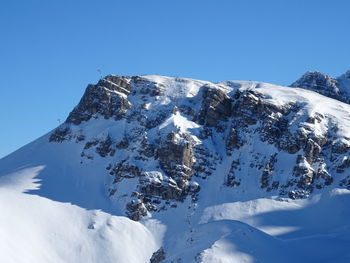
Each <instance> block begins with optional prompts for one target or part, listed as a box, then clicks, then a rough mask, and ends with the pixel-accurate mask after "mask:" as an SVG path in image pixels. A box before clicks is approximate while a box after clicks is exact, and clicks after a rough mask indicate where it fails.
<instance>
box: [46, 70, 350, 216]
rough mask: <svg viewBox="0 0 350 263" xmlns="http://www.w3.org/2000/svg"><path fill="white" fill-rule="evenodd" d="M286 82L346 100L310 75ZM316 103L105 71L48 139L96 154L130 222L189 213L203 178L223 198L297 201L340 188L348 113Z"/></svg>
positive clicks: (247, 87)
mask: <svg viewBox="0 0 350 263" xmlns="http://www.w3.org/2000/svg"><path fill="white" fill-rule="evenodd" d="M292 86H293V87H300V88H302V89H309V90H313V91H316V92H317V93H320V94H322V95H325V96H328V97H331V98H335V99H339V100H342V101H347V99H344V98H345V97H344V95H343V92H342V90H340V89H339V88H338V81H337V80H335V79H333V78H331V77H330V76H327V75H323V74H321V73H319V72H309V73H307V74H305V75H304V76H303V77H302V78H301V79H300V80H298V81H297V82H295V83H294V84H293V85H292ZM324 103H325V104H327V103H329V99H328V98H326V97H324V96H321V95H318V94H316V93H310V92H308V91H305V90H294V89H291V88H287V87H279V86H273V85H270V84H264V83H256V82H222V83H217V84H214V83H209V82H202V81H195V80H188V79H179V78H167V77H159V76H145V77H139V76H137V77H121V76H114V75H109V76H107V77H105V78H103V79H101V80H100V81H99V82H98V83H97V84H96V85H89V86H88V87H87V89H86V92H85V94H84V96H83V97H82V99H81V101H80V102H79V104H78V105H77V106H76V107H75V108H74V110H73V111H72V112H71V113H70V115H69V117H68V118H67V120H66V122H65V123H64V124H63V125H61V126H60V127H58V128H57V129H56V130H55V131H54V132H53V133H52V134H51V136H50V138H49V140H50V142H52V143H65V142H74V143H77V144H78V145H80V146H79V147H80V149H81V151H80V155H81V163H83V162H86V161H95V162H99V160H100V159H101V158H104V159H105V162H104V163H107V165H106V167H105V168H106V174H108V176H109V177H110V178H111V183H110V184H109V185H108V187H107V189H106V194H108V195H109V196H110V198H111V199H114V200H116V202H117V203H118V204H119V205H121V206H122V207H124V208H123V209H124V212H125V215H127V216H128V217H129V218H131V219H133V220H140V219H141V218H143V217H145V216H148V215H150V214H154V213H166V211H167V210H169V209H175V208H176V207H178V206H182V205H183V204H185V203H186V204H187V205H188V206H189V207H195V206H196V204H197V202H198V199H200V198H201V197H203V195H205V194H206V193H205V192H202V189H201V188H202V185H203V184H204V182H205V181H206V180H207V178H209V177H210V178H212V177H215V178H217V180H218V184H219V185H220V189H224V191H226V192H228V193H229V192H232V193H235V192H237V191H241V190H239V189H245V190H244V191H245V192H250V193H254V194H255V195H257V196H266V195H267V196H272V195H278V196H281V197H288V198H291V199H300V198H306V197H308V196H309V195H311V194H313V193H315V192H319V191H321V190H322V189H323V188H327V187H334V186H337V187H345V188H350V177H349V176H348V175H347V172H348V169H349V167H350V161H349V149H350V133H349V131H348V130H347V126H346V125H345V126H344V123H342V122H343V120H344V118H348V119H350V111H349V110H350V107H348V105H345V104H343V103H341V102H339V103H335V104H333V105H332V106H331V107H325V106H324V105H323V104H324ZM89 126H93V127H95V128H94V129H93V130H94V131H93V132H91V131H88V128H87V127H89ZM247 189H248V190H247Z"/></svg>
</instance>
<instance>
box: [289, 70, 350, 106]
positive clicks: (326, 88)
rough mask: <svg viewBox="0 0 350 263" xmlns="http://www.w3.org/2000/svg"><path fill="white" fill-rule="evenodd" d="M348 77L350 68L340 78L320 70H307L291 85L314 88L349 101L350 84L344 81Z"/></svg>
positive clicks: (333, 97)
mask: <svg viewBox="0 0 350 263" xmlns="http://www.w3.org/2000/svg"><path fill="white" fill-rule="evenodd" d="M348 78H350V70H349V71H347V72H346V73H344V74H343V75H341V76H340V77H338V78H334V77H332V76H331V75H327V74H324V73H322V72H319V71H307V72H306V73H305V74H304V75H303V76H302V77H301V78H300V79H298V80H297V81H295V82H294V83H292V84H291V85H290V87H293V88H302V89H307V90H312V91H315V92H317V93H319V94H322V95H324V96H327V97H329V98H332V99H336V100H339V101H342V102H345V103H349V102H350V94H349V85H348V84H346V83H345V82H344V80H347V79H348Z"/></svg>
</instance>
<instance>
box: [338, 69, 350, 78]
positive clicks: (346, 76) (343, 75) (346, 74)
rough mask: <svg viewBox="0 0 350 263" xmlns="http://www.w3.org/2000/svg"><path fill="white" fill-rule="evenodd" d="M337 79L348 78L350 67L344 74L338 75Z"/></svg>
mask: <svg viewBox="0 0 350 263" xmlns="http://www.w3.org/2000/svg"><path fill="white" fill-rule="evenodd" d="M337 79H350V69H349V70H348V71H346V72H345V73H344V74H342V75H340V76H339V77H338V78H337Z"/></svg>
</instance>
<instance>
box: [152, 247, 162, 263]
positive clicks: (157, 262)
mask: <svg viewBox="0 0 350 263" xmlns="http://www.w3.org/2000/svg"><path fill="white" fill-rule="evenodd" d="M163 260H165V252H164V249H163V248H162V247H161V248H160V249H158V250H157V251H156V252H154V253H153V255H152V257H151V259H150V261H149V262H150V263H161V262H162V261H163Z"/></svg>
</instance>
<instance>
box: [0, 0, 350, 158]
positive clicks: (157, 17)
mask: <svg viewBox="0 0 350 263" xmlns="http://www.w3.org/2000/svg"><path fill="white" fill-rule="evenodd" d="M349 10H350V1H347V0H344V1H342V0H338V1H337V0H333V1H328V0H327V1H326V0H318V1H316V0H307V1H305V0H293V1H287V0H285V1H282V0H280V1H277V0H275V1H273V0H254V1H253V0H217V1H214V0H211V1H209V0H177V1H166V0H154V1H153V0H148V1H145V0H132V1H131V0H130V1H126V0H125V1H116V0H115V1H112V0H99V1H97V0H95V1H90V0H84V1H80V0H74V1H73V0H69V1H68V0H56V1H55V0H52V1H47V0H42V1H39V0H22V1H18V0H11V1H9V0H8V1H6V0H2V1H0V85H1V96H0V123H1V130H0V157H2V156H5V155H6V154H9V153H10V152H12V151H14V150H16V149H18V148H19V147H21V146H23V145H24V144H26V143H29V142H30V141H32V140H34V139H36V138H38V137H40V136H41V135H43V134H45V133H47V132H48V131H50V130H51V129H53V128H55V127H56V126H57V125H58V119H61V120H64V119H65V118H66V116H67V115H68V113H69V112H70V111H71V110H72V108H73V107H74V106H75V105H76V104H77V103H78V101H79V99H80V97H81V96H82V94H83V92H84V90H85V87H86V85H87V84H88V83H95V82H96V81H97V80H98V78H99V74H98V72H97V69H98V68H100V69H101V70H102V72H103V75H107V74H110V73H114V74H119V75H140V74H160V75H170V76H183V77H190V78H197V79H204V80H211V81H219V80H229V79H230V80H258V81H265V82H272V83H277V84H283V85H288V84H290V83H291V82H293V81H294V80H295V79H297V78H298V77H300V76H301V75H302V74H303V73H304V72H305V71H307V70H319V71H322V72H325V73H328V74H332V75H335V76H337V75H340V74H341V73H343V72H345V71H346V70H347V69H350V50H349V47H350V34H349V28H350V16H349Z"/></svg>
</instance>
